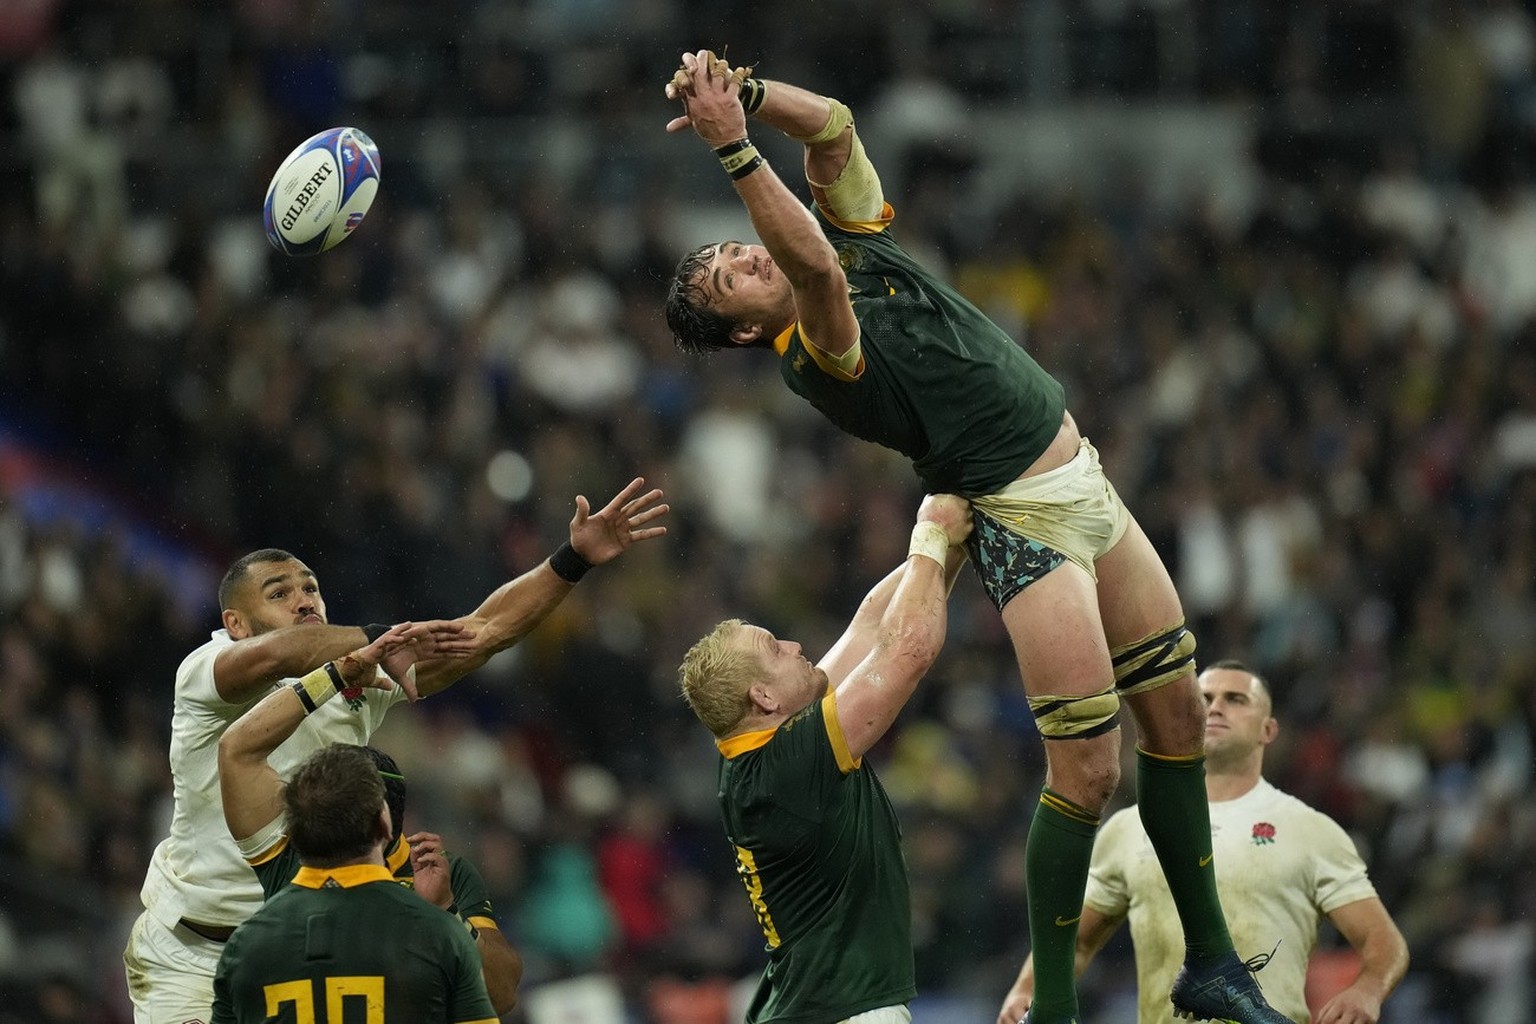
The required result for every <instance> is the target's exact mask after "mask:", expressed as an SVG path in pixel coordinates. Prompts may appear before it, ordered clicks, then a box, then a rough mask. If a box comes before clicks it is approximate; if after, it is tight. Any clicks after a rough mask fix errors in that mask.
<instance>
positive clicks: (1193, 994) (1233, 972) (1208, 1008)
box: [1169, 950, 1294, 1024]
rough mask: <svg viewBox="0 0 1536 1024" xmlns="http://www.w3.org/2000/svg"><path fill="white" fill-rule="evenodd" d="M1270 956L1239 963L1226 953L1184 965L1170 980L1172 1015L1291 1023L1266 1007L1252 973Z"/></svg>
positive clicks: (1232, 1023)
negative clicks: (1205, 961) (1176, 975)
mask: <svg viewBox="0 0 1536 1024" xmlns="http://www.w3.org/2000/svg"><path fill="white" fill-rule="evenodd" d="M1273 955H1274V951H1273V950H1271V951H1270V952H1268V953H1260V954H1258V955H1257V956H1254V957H1252V958H1250V959H1249V960H1247V961H1246V962H1245V961H1242V960H1239V959H1238V958H1237V954H1236V953H1228V954H1226V955H1225V956H1221V957H1218V958H1216V959H1215V960H1213V961H1210V962H1208V963H1203V964H1192V963H1190V962H1189V961H1187V960H1186V961H1185V962H1184V966H1183V967H1181V968H1179V976H1178V977H1177V978H1174V979H1173V994H1172V995H1171V996H1170V997H1169V998H1171V999H1172V1001H1173V1015H1174V1016H1175V1017H1184V1018H1186V1019H1188V1020H1210V1021H1218V1022H1220V1024H1294V1022H1293V1021H1292V1020H1291V1018H1289V1017H1287V1016H1286V1015H1285V1014H1283V1013H1281V1012H1279V1011H1278V1010H1276V1009H1275V1008H1274V1007H1272V1006H1270V1005H1269V1001H1268V1000H1266V999H1265V998H1264V993H1263V992H1261V991H1259V983H1258V982H1257V981H1256V980H1254V977H1253V975H1254V972H1255V971H1260V970H1263V969H1264V966H1265V965H1266V964H1268V963H1269V958H1270V957H1271V956H1273Z"/></svg>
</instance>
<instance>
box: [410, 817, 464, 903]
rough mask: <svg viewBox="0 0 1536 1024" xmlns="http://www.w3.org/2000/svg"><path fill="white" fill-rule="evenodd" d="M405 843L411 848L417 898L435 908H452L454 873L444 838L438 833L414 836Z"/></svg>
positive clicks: (415, 834) (422, 833)
mask: <svg viewBox="0 0 1536 1024" xmlns="http://www.w3.org/2000/svg"><path fill="white" fill-rule="evenodd" d="M396 824H397V825H398V824H399V823H398V822H397V823H396ZM405 842H406V845H408V846H409V847H410V848H411V875H412V876H413V877H414V879H415V882H414V888H415V889H416V895H418V896H420V897H421V898H422V899H424V900H426V901H427V902H428V903H431V904H433V905H434V906H438V907H443V908H445V909H446V908H447V907H449V906H450V905H452V903H453V871H452V869H451V867H450V866H449V864H448V851H447V850H444V849H443V837H442V836H440V835H438V834H437V833H436V832H413V833H411V834H410V835H408V836H406V837H405Z"/></svg>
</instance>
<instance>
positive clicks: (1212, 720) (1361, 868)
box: [997, 661, 1408, 1024]
mask: <svg viewBox="0 0 1536 1024" xmlns="http://www.w3.org/2000/svg"><path fill="white" fill-rule="evenodd" d="M1199 682H1200V690H1201V692H1202V693H1203V694H1204V695H1205V702H1206V727H1205V756H1206V762H1205V783H1206V786H1205V788H1206V795H1207V796H1208V797H1209V799H1210V803H1211V838H1212V847H1213V850H1214V851H1215V856H1216V888H1217V890H1218V891H1219V892H1220V893H1221V905H1222V907H1223V908H1224V909H1225V910H1226V914H1227V927H1228V928H1230V929H1231V932H1232V940H1233V942H1234V943H1235V944H1236V946H1237V949H1238V951H1239V953H1250V954H1252V955H1251V956H1250V961H1249V962H1250V964H1251V965H1252V969H1258V968H1259V967H1265V968H1266V969H1265V971H1264V974H1263V975H1262V979H1263V983H1264V995H1265V997H1266V998H1268V1000H1269V1004H1270V1005H1271V1006H1273V1007H1274V1008H1275V1009H1276V1010H1278V1011H1280V1012H1281V1013H1283V1014H1285V1015H1286V1016H1287V1017H1290V1018H1291V1019H1292V1020H1294V1021H1301V1022H1305V1021H1307V1020H1309V1019H1310V1018H1309V1014H1308V1009H1307V1002H1306V991H1305V989H1306V977H1307V961H1308V959H1309V957H1310V956H1311V953H1312V949H1313V947H1314V946H1316V945H1317V929H1318V924H1319V922H1320V921H1321V919H1322V918H1324V917H1326V918H1328V920H1329V921H1331V922H1332V923H1333V925H1334V927H1336V928H1337V929H1338V930H1339V933H1340V934H1341V935H1343V936H1344V938H1345V939H1346V940H1347V941H1348V942H1349V944H1350V945H1351V946H1352V947H1353V948H1354V949H1355V951H1356V952H1357V953H1358V954H1359V957H1360V973H1359V975H1358V976H1357V977H1356V978H1355V980H1354V982H1353V983H1352V984H1351V985H1350V986H1349V987H1347V988H1346V989H1344V991H1342V992H1340V993H1338V994H1337V995H1335V996H1334V997H1333V998H1331V999H1330V1000H1328V1002H1327V1003H1325V1004H1324V1005H1323V1006H1322V1007H1321V1008H1319V1010H1318V1014H1317V1018H1316V1024H1376V1021H1377V1020H1378V1019H1379V1018H1380V1017H1381V1005H1382V1003H1383V1002H1384V1001H1385V1000H1386V998H1387V996H1388V995H1389V994H1390V993H1391V992H1392V990H1393V989H1394V988H1396V987H1397V983H1398V982H1399V981H1401V980H1402V978H1403V974H1404V972H1405V971H1407V969H1408V946H1407V943H1405V942H1404V941H1403V936H1402V933H1401V932H1400V931H1398V928H1397V925H1396V924H1394V923H1393V922H1392V918H1391V917H1390V916H1389V915H1388V914H1387V909H1386V907H1385V906H1383V905H1382V902H1381V899H1380V898H1379V897H1377V895H1376V889H1375V887H1374V886H1372V885H1371V882H1370V879H1369V878H1367V877H1366V870H1365V863H1364V862H1363V861H1362V860H1361V859H1360V855H1359V853H1357V852H1356V850H1355V845H1354V843H1353V842H1352V841H1351V840H1350V838H1349V835H1348V834H1347V833H1346V832H1345V831H1344V830H1343V829H1342V828H1340V827H1339V826H1338V824H1337V823H1336V822H1334V820H1333V819H1332V818H1330V817H1328V816H1327V815H1326V814H1323V813H1322V812H1321V811H1317V810H1314V809H1313V808H1311V807H1309V806H1307V805H1306V804H1304V803H1302V802H1301V801H1300V800H1298V799H1296V798H1295V797H1293V796H1291V795H1290V794H1288V793H1283V792H1281V791H1280V790H1278V789H1276V788H1275V787H1274V786H1272V785H1270V784H1269V782H1267V781H1266V780H1265V779H1264V777H1263V775H1262V772H1263V768H1264V748H1265V747H1267V746H1268V745H1269V744H1270V743H1271V742H1273V741H1274V738H1275V736H1276V735H1277V734H1278V733H1279V731H1280V725H1279V723H1278V722H1276V721H1275V719H1274V717H1273V716H1272V715H1271V713H1270V712H1271V707H1272V705H1271V699H1270V693H1269V687H1268V686H1267V685H1265V683H1264V680H1263V679H1262V678H1260V677H1259V676H1258V675H1257V674H1256V673H1254V672H1253V671H1251V670H1250V669H1248V668H1247V667H1246V666H1244V665H1243V664H1242V663H1240V662H1236V661H1220V662H1217V663H1216V664H1214V665H1212V666H1211V667H1210V668H1207V669H1206V670H1205V671H1204V672H1202V673H1200V677H1199ZM1127 919H1129V920H1130V923H1131V942H1132V944H1133V945H1134V946H1135V950H1136V984H1137V988H1138V989H1139V1005H1138V1007H1137V1019H1138V1020H1139V1021H1140V1022H1141V1024H1171V1022H1172V1021H1173V1018H1174V1013H1173V1005H1172V1004H1171V1003H1170V1002H1169V1001H1168V987H1169V985H1171V984H1172V982H1173V976H1174V974H1175V973H1177V971H1178V969H1179V965H1180V964H1181V963H1182V962H1183V959H1184V942H1183V938H1182V936H1181V934H1180V931H1179V923H1178V917H1177V916H1176V915H1175V914H1174V909H1173V900H1172V897H1171V896H1170V895H1169V893H1168V885H1167V883H1166V882H1164V881H1163V875H1162V870H1161V869H1160V868H1159V867H1158V863H1157V859H1156V857H1155V856H1154V855H1153V853H1152V846H1151V844H1150V843H1149V842H1148V841H1147V834H1146V832H1145V830H1143V829H1142V827H1141V819H1140V817H1139V816H1138V815H1137V814H1136V809H1135V808H1134V807H1131V808H1127V809H1126V810H1123V811H1120V812H1119V813H1117V814H1115V815H1114V816H1113V817H1111V818H1110V819H1109V821H1107V822H1105V823H1104V827H1103V828H1102V829H1101V830H1100V831H1099V835H1098V837H1097V839H1096V840H1095V842H1094V847H1093V862H1092V867H1091V868H1090V871H1089V876H1088V888H1087V891H1086V893H1085V894H1084V906H1083V917H1082V921H1081V922H1080V923H1079V925H1078V933H1077V972H1078V974H1079V975H1081V974H1082V972H1083V970H1084V968H1086V967H1087V966H1088V963H1089V961H1091V960H1092V959H1093V958H1094V956H1095V955H1097V954H1098V952H1099V950H1101V949H1103V948H1104V944H1105V943H1106V942H1108V941H1109V937H1110V936H1111V935H1113V934H1114V932H1115V929H1117V928H1119V927H1120V925H1121V923H1122V922H1124V921H1125V920H1127ZM1276 936H1279V938H1280V943H1279V945H1278V946H1273V943H1274V939H1275V937H1276ZM1271 948H1273V956H1272V957H1270V956H1268V955H1267V954H1269V953H1270V952H1271ZM1255 951H1257V952H1255ZM1034 981H1035V979H1034V965H1033V963H1032V961H1031V960H1028V959H1026V960H1025V961H1024V966H1023V968H1022V969H1021V970H1020V971H1019V977H1018V980H1017V981H1015V982H1014V985H1013V988H1012V989H1010V990H1009V992H1008V995H1007V996H1006V997H1005V998H1004V1000H1003V1006H1002V1010H1001V1011H1000V1012H999V1013H998V1017H997V1024H1016V1022H1017V1021H1019V1020H1020V1019H1021V1018H1022V1017H1023V1016H1024V1012H1025V1011H1026V1010H1028V1009H1029V1004H1030V1000H1031V997H1032V996H1033V994H1034Z"/></svg>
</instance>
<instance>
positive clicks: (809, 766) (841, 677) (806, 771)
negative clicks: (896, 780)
mask: <svg viewBox="0 0 1536 1024" xmlns="http://www.w3.org/2000/svg"><path fill="white" fill-rule="evenodd" d="M970 530H971V525H970V516H969V512H968V509H967V506H966V504H965V502H964V501H962V500H960V499H959V498H956V497H954V496H952V495H938V496H933V497H929V498H928V499H926V500H925V501H924V503H923V506H922V509H921V510H920V511H919V513H918V523H917V525H916V526H915V527H914V529H913V533H912V545H911V548H910V552H911V553H910V554H909V555H908V557H907V560H906V562H904V563H903V564H902V565H901V566H900V567H899V568H897V569H896V570H895V571H894V572H892V573H891V574H890V575H889V576H887V577H886V578H885V579H883V580H881V581H880V583H878V584H876V586H875V588H874V589H873V590H871V591H870V592H869V595H868V596H867V597H865V598H864V601H863V603H862V604H861V605H860V606H859V611H858V613H857V614H856V615H855V616H854V619H853V621H852V622H851V623H849V625H848V629H847V631H846V632H845V633H844V634H843V636H842V638H841V639H840V640H838V642H837V643H836V644H834V645H833V647H832V649H831V650H830V651H828V652H827V654H826V656H825V657H824V658H822V659H821V661H820V662H819V663H817V664H815V665H812V664H811V663H810V662H809V661H807V660H806V659H805V657H804V655H802V654H801V652H800V645H799V644H797V643H794V642H792V641H789V640H780V639H778V638H776V637H774V636H773V635H772V634H771V633H769V632H768V631H767V630H766V629H763V628H762V627H760V626H752V625H748V624H747V623H745V622H742V621H741V620H740V619H729V620H727V621H725V622H722V623H720V625H718V626H716V627H715V629H714V631H713V632H711V633H710V634H709V635H708V636H706V637H704V638H703V639H702V640H700V641H699V642H698V643H696V644H694V645H693V648H692V649H691V650H690V651H689V652H688V654H687V656H686V657H685V658H684V659H683V664H682V667H681V669H680V670H679V675H680V677H681V681H682V690H683V696H684V697H685V698H687V700H688V705H689V707H691V708H692V709H693V712H694V714H696V715H698V717H699V720H700V721H701V722H703V723H704V725H705V726H707V727H708V728H709V730H710V732H712V733H713V734H714V736H715V742H716V746H718V748H719V750H720V755H721V756H720V768H719V792H720V810H721V814H722V817H723V818H724V821H725V832H726V837H727V839H729V840H730V843H731V845H732V847H733V848H734V849H735V852H736V873H737V874H738V875H740V876H741V880H742V882H743V884H745V885H746V887H747V898H748V899H749V900H751V902H752V909H753V911H754V912H755V913H756V914H757V921H758V924H759V925H761V926H762V929H763V937H764V939H765V940H766V941H767V945H768V967H767V969H766V970H764V971H763V979H762V981H761V982H760V983H759V985H758V988H757V994H756V995H755V996H754V997H753V999H752V1004H751V1006H750V1007H749V1009H748V1010H747V1021H748V1022H749V1024H767V1022H770V1021H777V1022H786V1024H788V1022H793V1024H811V1022H816V1024H827V1022H831V1021H844V1022H851V1024H906V1022H908V1021H910V1020H911V1019H912V1018H911V1015H910V1013H909V1012H908V1010H907V1006H906V1004H907V1003H908V1002H909V1001H910V1000H911V999H912V997H913V996H914V995H915V994H916V988H915V985H914V979H913V966H912V938H911V936H912V908H911V903H910V897H909V895H908V892H907V866H906V862H905V861H904V860H903V859H902V853H901V827H900V825H899V824H898V823H897V821H896V812H895V811H894V810H892V808H891V802H890V800H889V799H888V798H887V797H886V795H885V790H884V788H882V787H881V785H880V780H879V779H878V778H876V777H875V771H874V768H873V767H872V766H871V765H868V764H866V763H865V762H864V759H863V758H864V754H865V753H866V752H867V751H868V750H869V749H870V748H871V747H873V746H874V745H875V743H877V742H878V741H879V739H880V737H881V736H883V735H885V731H886V730H887V729H889V728H890V726H891V723H892V722H893V721H895V719H896V715H897V714H898V713H899V712H900V711H901V708H902V706H903V705H904V704H906V702H907V698H908V697H910V696H911V695H912V692H913V690H914V689H916V687H917V683H918V680H920V679H922V677H923V674H924V673H925V672H927V671H928V666H929V665H931V664H932V663H933V659H934V658H935V657H937V656H938V653H939V648H940V647H941V646H943V643H944V629H945V622H946V612H945V599H946V597H947V596H948V592H949V585H950V584H951V583H953V581H954V578H955V575H956V574H957V573H958V572H959V569H960V566H961V565H962V564H964V561H965V555H964V552H963V551H962V550H961V549H960V548H958V547H956V546H955V545H958V544H960V543H961V542H962V541H964V539H965V537H966V535H967V534H969V533H970Z"/></svg>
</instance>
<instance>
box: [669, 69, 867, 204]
mask: <svg viewBox="0 0 1536 1024" xmlns="http://www.w3.org/2000/svg"><path fill="white" fill-rule="evenodd" d="M704 52H705V53H708V52H709V51H707V50H706V51H704ZM710 66H711V67H714V68H719V69H720V70H722V71H725V70H727V69H729V74H730V75H731V77H732V78H734V79H735V80H736V81H737V82H740V83H741V91H740V94H739V95H740V100H741V105H742V109H743V110H744V111H745V112H746V113H747V115H748V116H750V117H753V118H755V119H756V120H758V121H759V122H762V123H763V124H767V125H769V126H770V127H772V128H776V129H777V130H779V131H780V132H782V133H784V134H785V135H787V136H789V137H790V138H791V139H794V140H795V141H796V142H800V143H803V144H804V145H805V178H806V181H807V182H808V183H809V184H810V186H811V192H812V194H813V195H814V196H815V198H816V203H817V205H819V206H820V207H821V208H822V209H823V210H824V211H825V212H826V213H827V215H828V216H830V217H832V218H834V219H836V220H840V221H851V222H866V223H867V222H879V221H884V220H887V219H888V215H887V213H886V208H885V193H884V191H883V189H882V188H881V186H880V176H879V175H878V174H877V173H875V167H874V164H872V163H870V160H869V156H868V154H866V153H865V152H864V144H863V143H862V142H860V141H859V135H858V132H857V130H856V129H855V128H854V125H853V111H851V110H849V109H848V107H847V106H845V105H844V104H843V103H841V102H839V101H838V100H835V99H833V98H832V97H830V96H823V95H821V94H820V93H815V92H811V91H810V90H809V89H802V88H801V87H800V86H798V85H790V84H789V83H788V82H780V81H775V80H770V79H766V78H757V77H753V76H752V75H751V71H752V69H751V68H730V67H729V64H727V62H726V61H724V60H720V59H713V60H712V61H711V62H710ZM692 76H693V72H691V71H690V70H689V67H688V65H687V64H684V65H683V67H681V68H679V69H678V71H677V72H676V74H674V76H673V78H672V81H671V82H670V83H669V84H668V87H667V98H668V99H681V98H682V91H681V90H682V89H683V87H684V86H686V85H687V84H688V83H689V82H690V81H691V80H692ZM688 124H690V118H689V116H688V115H687V114H684V115H683V117H681V118H678V119H677V120H676V121H674V122H673V124H672V125H669V126H668V127H669V129H670V130H673V131H676V130H678V128H681V127H683V126H685V125H688Z"/></svg>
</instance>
